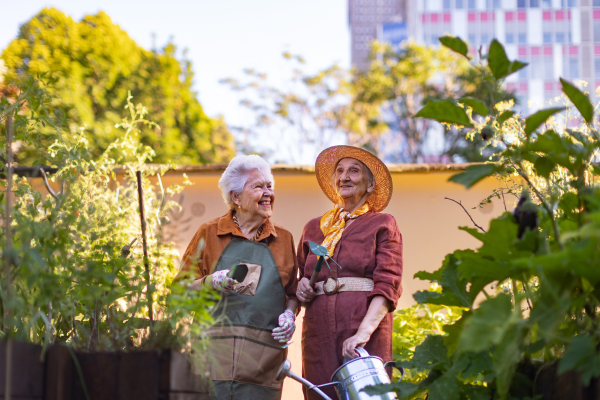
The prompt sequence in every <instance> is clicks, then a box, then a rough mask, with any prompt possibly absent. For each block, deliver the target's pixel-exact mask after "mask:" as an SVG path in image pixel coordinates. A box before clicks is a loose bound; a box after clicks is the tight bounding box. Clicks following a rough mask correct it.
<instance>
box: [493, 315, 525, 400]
mask: <svg viewBox="0 0 600 400" xmlns="http://www.w3.org/2000/svg"><path fill="white" fill-rule="evenodd" d="M513 315H514V313H513ZM524 337H525V329H524V327H523V324H516V325H515V326H511V327H510V329H507V330H506V334H505V335H504V337H503V338H502V341H501V342H500V344H498V346H497V347H496V348H495V349H494V354H493V357H492V359H493V364H494V370H495V372H496V385H497V387H498V393H499V394H500V397H501V398H503V399H504V398H506V396H507V395H508V391H509V389H510V385H511V381H512V379H513V375H514V374H515V370H516V367H517V363H518V362H519V361H520V360H521V357H522V354H523V352H522V346H523V339H524Z"/></svg>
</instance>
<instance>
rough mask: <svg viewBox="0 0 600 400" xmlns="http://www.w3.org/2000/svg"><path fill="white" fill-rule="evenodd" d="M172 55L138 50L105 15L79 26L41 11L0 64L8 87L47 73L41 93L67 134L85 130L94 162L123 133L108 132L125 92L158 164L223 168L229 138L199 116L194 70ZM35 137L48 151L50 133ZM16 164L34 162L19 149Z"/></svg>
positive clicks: (218, 123)
mask: <svg viewBox="0 0 600 400" xmlns="http://www.w3.org/2000/svg"><path fill="white" fill-rule="evenodd" d="M176 51H177V49H176V47H175V45H174V44H172V43H169V44H168V45H166V46H165V47H164V48H163V49H162V50H161V51H156V50H153V51H147V50H145V49H143V48H142V47H140V46H139V45H137V44H136V43H135V41H133V40H132V39H131V38H130V37H129V36H128V35H127V33H126V32H125V31H123V30H122V29H121V28H120V27H119V26H118V25H115V24H114V23H113V22H112V21H111V19H110V17H109V16H108V15H106V14H105V13H104V12H99V13H98V14H96V15H88V16H85V17H84V18H83V19H82V20H81V21H79V22H76V21H74V20H73V19H71V18H70V17H68V16H67V15H65V14H64V13H62V12H60V11H59V10H57V9H54V8H46V9H43V10H42V11H40V12H39V13H38V14H37V15H36V16H34V17H33V18H32V19H31V20H29V21H28V22H26V23H25V24H23V25H22V26H21V28H20V31H19V34H18V36H17V38H16V39H15V40H13V41H12V42H11V43H10V44H9V45H8V47H7V48H6V49H4V50H3V52H2V55H1V59H2V60H4V62H5V66H6V76H5V82H4V84H5V85H8V86H9V87H11V86H12V87H14V85H20V84H21V86H22V84H23V82H26V81H27V80H28V78H30V77H34V78H35V77H38V76H40V75H41V74H44V77H43V78H42V83H43V88H44V90H45V91H46V92H47V93H48V94H49V95H50V100H51V101H50V104H48V105H47V107H48V108H49V109H51V111H52V112H53V113H55V115H56V116H57V117H59V118H61V119H63V120H64V122H63V124H64V125H65V126H66V127H67V128H68V129H69V130H71V131H74V130H75V129H79V128H80V127H83V128H84V132H85V136H86V138H87V139H88V141H89V146H90V149H89V150H90V152H91V154H92V155H93V156H95V157H99V156H100V155H101V154H102V152H103V151H104V150H106V149H107V148H108V147H109V144H110V143H112V142H113V141H114V140H115V139H116V138H117V136H115V135H119V134H120V133H119V132H118V131H115V130H114V129H113V127H114V126H115V124H118V123H119V122H120V121H121V119H122V118H123V117H125V116H126V114H124V113H123V110H125V106H126V105H127V98H128V96H129V93H130V94H131V95H132V96H133V97H134V98H135V99H136V101H139V102H141V103H143V104H145V105H146V107H147V109H148V112H149V114H150V115H151V116H152V118H153V120H154V121H155V122H156V124H157V126H153V127H149V126H146V127H144V128H143V129H141V130H140V134H139V137H137V138H135V140H136V141H137V142H139V143H140V144H142V145H145V146H150V147H151V148H152V149H153V150H154V152H155V153H156V157H155V161H157V162H177V163H188V164H194V163H206V162H226V161H228V160H229V159H230V158H231V157H232V156H233V155H234V149H233V140H232V137H231V135H230V133H229V132H228V130H227V127H226V126H225V123H224V121H223V120H222V119H220V118H217V119H212V118H209V117H208V116H207V115H206V114H205V113H204V111H203V109H202V106H201V105H200V103H199V102H198V100H197V98H196V94H195V93H194V92H193V91H192V89H191V87H192V79H193V73H192V65H191V63H190V62H189V61H187V60H185V59H183V60H180V59H178V58H177V57H176ZM32 106H33V105H32ZM40 134H41V137H40V139H41V140H42V142H43V144H45V145H46V146H48V145H50V144H51V143H52V142H53V140H54V137H55V131H52V130H48V129H41V130H40ZM17 161H18V162H19V163H21V164H33V163H37V162H39V159H37V158H36V153H35V152H34V151H33V149H31V148H27V147H26V146H24V147H22V148H21V149H20V151H19V152H18V153H17Z"/></svg>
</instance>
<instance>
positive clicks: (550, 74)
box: [543, 57, 554, 80]
mask: <svg viewBox="0 0 600 400" xmlns="http://www.w3.org/2000/svg"><path fill="white" fill-rule="evenodd" d="M543 63H544V79H546V80H550V79H553V78H554V59H553V58H552V57H544V61H543Z"/></svg>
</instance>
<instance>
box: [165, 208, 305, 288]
mask: <svg viewBox="0 0 600 400" xmlns="http://www.w3.org/2000/svg"><path fill="white" fill-rule="evenodd" d="M234 236H237V237H241V238H244V235H243V234H242V232H241V231H240V228H238V227H237V225H236V224H235V222H233V211H232V210H229V212H227V214H225V215H223V216H222V217H219V218H215V219H213V220H212V221H209V222H207V223H205V224H202V225H201V226H200V228H198V231H197V232H196V234H195V235H194V237H193V238H192V241H191V242H190V244H189V245H188V247H187V249H186V250H185V254H184V255H183V261H182V267H181V270H180V271H179V275H178V277H180V276H181V275H182V273H184V272H191V273H193V274H194V276H195V277H196V278H202V277H204V276H206V275H210V274H211V273H212V272H213V271H214V269H215V266H216V264H217V261H218V260H219V257H220V256H221V253H222V252H223V250H224V249H225V246H227V244H229V242H230V241H231V239H233V237H234ZM269 237H270V238H269ZM265 238H269V240H268V243H269V249H271V252H272V253H273V257H274V258H275V262H276V263H277V269H278V270H279V274H280V275H281V282H282V283H283V287H284V290H285V294H286V296H287V298H288V299H289V298H293V299H296V288H297V286H298V260H297V258H296V253H295V250H294V239H293V237H292V234H291V233H290V232H289V231H288V230H286V229H284V228H282V227H281V226H279V225H276V224H274V223H272V222H271V220H270V219H268V220H267V221H266V222H265V224H264V228H263V231H262V233H261V234H260V236H259V238H258V240H259V241H260V240H263V239H265ZM202 239H204V249H202V250H201V252H200V254H198V250H199V249H198V246H199V245H200V241H201V240H202ZM176 279H177V278H176Z"/></svg>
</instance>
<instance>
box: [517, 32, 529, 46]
mask: <svg viewBox="0 0 600 400" xmlns="http://www.w3.org/2000/svg"><path fill="white" fill-rule="evenodd" d="M518 40H519V44H527V34H526V33H519V35H518Z"/></svg>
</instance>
